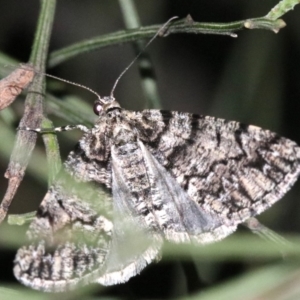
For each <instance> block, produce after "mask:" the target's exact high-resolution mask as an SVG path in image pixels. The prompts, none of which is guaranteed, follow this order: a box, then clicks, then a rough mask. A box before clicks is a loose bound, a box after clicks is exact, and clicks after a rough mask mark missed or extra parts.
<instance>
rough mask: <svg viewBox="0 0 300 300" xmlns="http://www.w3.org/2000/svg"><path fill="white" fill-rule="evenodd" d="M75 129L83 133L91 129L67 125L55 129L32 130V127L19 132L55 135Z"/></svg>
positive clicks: (20, 128) (19, 128) (23, 128)
mask: <svg viewBox="0 0 300 300" xmlns="http://www.w3.org/2000/svg"><path fill="white" fill-rule="evenodd" d="M74 129H79V130H81V131H83V132H89V131H90V129H89V128H88V127H86V126H84V125H81V124H79V125H66V126H62V127H54V128H30V127H18V128H17V130H25V131H34V132H37V133H55V132H61V131H70V130H74Z"/></svg>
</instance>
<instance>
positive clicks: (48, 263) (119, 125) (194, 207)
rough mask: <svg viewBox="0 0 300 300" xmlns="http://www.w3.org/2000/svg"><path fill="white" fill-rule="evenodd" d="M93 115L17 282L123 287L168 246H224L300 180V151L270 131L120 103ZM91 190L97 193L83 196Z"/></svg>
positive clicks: (102, 104) (19, 263) (45, 205)
mask: <svg viewBox="0 0 300 300" xmlns="http://www.w3.org/2000/svg"><path fill="white" fill-rule="evenodd" d="M94 110H95V111H96V112H97V114H98V115H99V118H98V120H97V121H96V123H95V125H94V127H93V128H92V129H90V130H88V131H87V132H85V134H84V135H83V137H82V138H81V139H80V141H79V143H78V146H77V148H76V149H75V150H74V151H72V152H71V153H70V155H69V157H68V159H67V161H66V162H65V168H64V169H65V171H64V172H66V174H68V176H69V177H68V180H67V181H68V182H70V184H67V183H66V179H64V176H63V177H62V178H63V179H58V180H57V181H56V183H54V185H53V186H52V187H51V188H50V189H49V191H48V193H47V194H46V196H45V198H44V200H43V202H42V203H41V206H40V208H39V211H38V213H37V216H36V219H35V220H34V221H33V223H32V224H31V226H30V228H29V231H28V236H29V239H30V245H29V246H24V247H22V248H21V249H19V251H18V253H17V255H16V259H15V267H14V273H15V276H16V277H17V278H18V279H19V280H20V281H21V282H22V283H23V284H25V285H27V286H30V287H32V288H35V289H40V290H45V291H63V290H68V289H71V288H73V287H75V286H77V285H78V284H86V283H89V282H99V283H101V284H103V285H111V284H116V283H120V282H125V281H127V280H128V279H129V278H130V277H132V276H134V275H136V274H138V273H139V272H140V271H141V270H142V269H143V268H144V267H145V266H146V265H147V264H149V263H151V261H153V260H155V259H158V257H159V249H160V247H161V243H162V240H163V239H166V240H168V241H170V242H175V243H181V242H193V243H197V244H205V243H211V242H215V241H218V240H221V239H223V238H225V237H226V236H228V235H229V234H231V233H232V232H234V231H235V229H236V227H237V225H238V224H240V223H242V222H244V221H245V220H247V219H249V218H250V217H253V216H255V215H257V214H260V213H261V212H263V211H264V210H266V209H267V208H269V207H270V206H272V205H273V204H274V203H275V202H276V201H277V200H279V199H280V198H282V196H283V195H284V194H285V193H286V192H287V191H288V190H289V189H290V187H291V186H292V185H293V183H294V182H295V181H296V179H297V177H298V175H299V171H300V164H299V160H300V148H299V147H298V146H297V144H296V143H294V142H293V141H291V140H289V139H286V138H283V137H280V136H278V135H277V134H275V133H273V132H271V131H269V130H264V129H261V128H259V127H256V126H247V125H244V124H241V123H239V122H235V121H225V120H222V119H217V118H213V117H207V116H199V115H194V114H189V113H182V112H169V111H162V110H144V111H141V112H133V111H127V110H124V109H122V108H121V107H120V105H119V104H118V102H116V101H115V99H114V98H113V97H105V98H101V99H99V100H97V101H96V103H95V106H94ZM86 184H87V186H88V189H89V188H90V186H92V190H91V192H90V191H88V192H86V191H85V188H83V191H84V192H82V189H81V188H80V186H81V185H86ZM68 185H70V186H71V187H69V188H68V189H66V190H67V191H65V188H66V186H68ZM75 187H76V188H75ZM61 233H62V234H61ZM139 238H141V239H142V241H143V242H142V243H140V242H135V241H136V239H138V241H139Z"/></svg>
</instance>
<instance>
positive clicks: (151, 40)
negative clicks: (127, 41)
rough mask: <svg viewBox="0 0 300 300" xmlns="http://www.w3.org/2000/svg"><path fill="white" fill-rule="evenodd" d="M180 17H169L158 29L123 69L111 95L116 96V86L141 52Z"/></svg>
mask: <svg viewBox="0 0 300 300" xmlns="http://www.w3.org/2000/svg"><path fill="white" fill-rule="evenodd" d="M175 19H178V17H172V18H171V19H169V20H168V21H167V22H166V23H165V24H164V25H162V27H160V28H159V29H158V31H157V32H156V33H155V35H154V36H153V37H152V38H151V39H150V40H149V42H148V43H147V44H146V45H145V47H144V48H143V49H142V50H141V51H140V52H139V53H138V54H137V56H136V57H135V58H134V59H133V60H132V61H131V63H130V64H129V65H128V66H127V67H126V68H125V69H124V70H123V71H122V73H121V74H120V75H119V77H118V78H117V80H116V81H115V83H114V85H113V88H112V90H111V93H110V97H113V96H114V91H115V89H116V86H117V84H118V82H119V81H120V79H121V78H122V77H123V75H124V74H125V73H126V72H127V71H128V70H129V69H130V68H131V66H132V65H133V64H134V63H135V62H136V60H137V59H138V58H139V57H140V56H141V54H142V53H143V52H144V51H145V49H146V48H147V47H148V46H149V45H150V44H151V43H152V42H153V41H154V40H155V39H156V37H157V36H158V35H159V34H160V32H161V31H162V30H163V29H165V28H166V27H167V26H168V25H169V24H170V23H171V22H172V21H173V20H175Z"/></svg>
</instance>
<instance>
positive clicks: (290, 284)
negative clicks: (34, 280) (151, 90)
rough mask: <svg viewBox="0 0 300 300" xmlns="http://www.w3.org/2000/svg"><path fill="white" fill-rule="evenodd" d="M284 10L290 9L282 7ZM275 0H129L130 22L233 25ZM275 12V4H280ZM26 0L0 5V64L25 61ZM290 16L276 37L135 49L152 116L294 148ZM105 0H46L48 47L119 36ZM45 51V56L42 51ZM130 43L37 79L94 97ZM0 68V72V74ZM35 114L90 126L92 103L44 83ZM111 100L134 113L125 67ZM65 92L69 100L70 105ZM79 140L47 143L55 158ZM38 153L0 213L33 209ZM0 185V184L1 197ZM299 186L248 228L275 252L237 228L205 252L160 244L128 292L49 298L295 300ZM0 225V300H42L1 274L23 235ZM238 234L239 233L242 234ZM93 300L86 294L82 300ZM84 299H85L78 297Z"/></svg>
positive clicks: (2, 116) (296, 121) (295, 75)
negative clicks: (213, 122)
mask: <svg viewBox="0 0 300 300" xmlns="http://www.w3.org/2000/svg"><path fill="white" fill-rule="evenodd" d="M286 2H289V3H294V1H286ZM277 3H278V1H272V0H268V1H248V0H230V1H229V0H226V1H223V0H219V1H208V0H164V1H161V0H151V1H150V0H139V1H136V11H137V12H138V16H139V19H140V20H141V24H142V25H144V26H146V25H149V24H150V25H153V24H162V23H164V22H165V21H166V20H168V19H169V18H170V17H172V16H175V15H176V16H179V17H180V18H184V17H186V16H187V15H188V14H190V15H191V16H192V17H193V19H194V20H195V21H197V22H233V21H236V20H246V19H249V18H255V17H260V16H263V15H266V14H267V13H268V12H269V10H270V9H271V8H272V7H273V6H275V5H276V4H277ZM280 3H283V1H282V2H280ZM39 8H40V6H39V2H38V1H18V0H10V1H1V2H0V16H1V28H0V51H1V52H2V53H5V54H6V55H4V54H2V53H1V55H0V62H1V65H2V66H3V64H9V65H12V64H15V63H16V62H17V61H23V62H26V61H27V60H28V58H29V56H30V52H31V45H32V43H33V36H34V33H35V30H36V28H35V27H36V22H37V19H38V16H39ZM299 13H300V8H299V7H298V6H296V7H295V9H294V11H290V12H289V13H288V14H286V15H284V16H283V17H282V18H283V19H284V21H285V22H286V24H287V27H286V28H283V29H281V30H280V32H279V33H278V34H274V33H273V32H270V31H261V30H251V31H249V30H244V31H240V32H238V37H237V38H232V37H229V36H217V35H200V34H198V35H194V34H180V35H170V36H168V37H166V38H164V39H159V38H158V39H156V40H155V41H154V42H153V43H152V44H151V46H150V47H149V48H148V49H147V52H148V53H149V54H150V56H151V61H152V65H153V67H154V71H155V74H156V78H157V81H156V84H157V86H158V92H159V95H160V99H161V102H162V103H161V106H162V107H163V108H164V109H171V110H180V111H190V112H198V113H200V114H205V115H206V114H207V115H215V116H218V117H222V118H226V119H233V120H238V121H242V122H244V123H251V124H255V125H258V126H261V127H264V128H269V129H271V130H273V131H277V132H278V133H280V134H282V135H284V136H287V137H289V138H291V139H293V140H295V141H297V142H298V143H300V132H299V130H298V128H299V125H300V118H299V114H300V102H299V99H300V85H299V81H300V78H299V76H300V72H299V71H298V69H299V67H298V65H299V63H300V34H299V28H300V18H299ZM122 18H123V16H122V13H121V10H120V7H119V3H118V1H116V0H113V1H112V0H102V1H93V0H85V1H79V0H76V1H75V0H74V1H64V0H61V1H58V3H57V9H56V16H55V21H54V27H53V31H52V38H51V42H50V48H51V50H53V51H56V50H59V49H62V48H64V47H67V46H69V45H71V44H74V43H78V42H80V41H83V40H86V39H92V38H93V37H96V36H101V35H104V34H109V33H114V32H118V31H119V30H121V29H124V25H123V21H122ZM52 53H53V52H52ZM133 57H134V53H133V51H132V48H131V45H130V44H126V45H125V44H124V45H119V46H118V47H107V48H103V49H101V50H100V51H97V52H96V51H93V52H89V53H85V54H84V55H81V56H78V57H74V58H73V59H72V60H69V61H66V62H65V63H63V64H61V65H59V66H57V67H56V68H54V69H48V70H47V72H48V73H50V74H54V75H57V76H60V77H62V78H66V79H69V80H72V81H74V82H78V83H81V84H84V85H86V86H88V87H90V88H92V89H94V90H96V91H97V92H99V93H100V94H101V95H102V96H103V95H105V94H109V93H110V90H111V87H112V86H113V84H114V81H115V80H116V78H117V77H118V75H119V74H120V73H121V72H122V70H123V69H124V68H125V67H126V66H127V65H128V64H129V62H130V61H131V60H132V59H133ZM5 72H7V73H8V72H9V68H0V74H1V76H4V75H5ZM47 87H48V94H47V97H46V109H47V112H48V117H49V119H51V120H52V121H53V123H54V124H55V126H60V125H66V124H69V123H70V122H71V123H73V124H74V123H78V122H84V123H85V124H87V125H90V124H92V123H93V119H94V116H93V113H92V109H90V110H89V107H92V106H91V104H92V101H93V100H94V96H93V95H91V94H89V93H87V92H86V91H84V90H82V89H78V88H76V87H73V86H70V85H67V84H65V83H63V82H57V81H54V80H53V79H51V80H50V79H49V80H48V81H47ZM115 94H116V98H117V99H118V100H119V101H120V103H121V105H123V106H124V107H126V108H127V109H133V110H139V109H142V108H143V107H144V106H145V103H146V99H145V96H144V94H143V92H142V88H141V84H140V78H139V75H138V72H137V70H136V66H133V67H132V68H131V70H129V72H128V73H127V74H126V75H125V76H124V77H123V78H122V80H121V81H120V83H119V85H118V87H117V89H116V93H115ZM74 95H76V96H74ZM23 99H24V98H22V97H19V99H18V100H17V101H16V102H15V103H14V104H13V105H12V106H11V107H10V108H7V109H5V110H4V111H2V112H1V113H0V128H1V129H0V140H1V141H3V142H2V143H0V157H1V160H0V167H1V170H0V172H1V174H4V172H5V169H6V167H7V164H8V161H9V156H10V153H11V150H12V147H13V143H14V136H15V128H16V127H17V125H18V122H19V120H20V118H21V116H22V111H23V107H24V103H23ZM80 135H81V133H78V132H67V133H61V134H60V135H59V136H58V139H59V145H60V148H61V153H62V156H63V157H66V154H67V153H68V152H69V151H70V150H71V149H72V146H73V145H74V144H75V143H76V141H77V140H78V138H79V137H80ZM44 152H45V149H44V146H43V145H42V142H41V139H39V142H38V145H37V147H36V149H35V152H34V154H33V156H32V159H31V162H30V164H29V167H28V170H27V175H26V177H25V180H24V181H23V183H22V185H21V187H20V189H19V192H18V194H17V196H16V197H15V199H14V202H13V204H12V207H11V213H24V212H28V211H32V210H35V209H36V208H37V206H38V204H39V203H40V201H41V199H42V197H43V194H44V193H45V191H46V188H47V175H48V170H47V162H46V158H45V154H44ZM6 185H7V182H6V180H5V179H4V178H3V179H2V180H1V181H0V186H1V189H0V190H1V196H3V195H4V192H5V189H6ZM299 195H300V185H299V184H296V185H295V186H294V187H293V189H292V191H291V192H289V193H288V195H286V196H285V197H284V199H283V200H282V201H280V202H279V203H278V204H276V205H274V207H272V208H271V209H270V210H269V211H268V212H266V213H264V214H263V215H262V216H261V217H260V220H261V221H262V222H263V223H265V224H266V225H268V226H269V227H271V228H272V229H274V230H276V231H277V232H280V233H282V234H283V235H284V236H285V235H288V236H289V235H290V236H291V237H290V238H289V239H290V240H291V241H292V242H293V243H294V246H293V247H292V248H290V249H287V250H286V251H284V252H283V253H282V252H281V251H279V250H278V249H276V247H274V245H272V244H269V243H268V242H266V241H264V240H261V239H259V238H258V237H257V236H255V235H251V234H249V233H248V232H246V231H245V230H244V229H243V228H241V229H240V230H239V233H237V234H234V235H233V236H232V237H229V238H228V239H226V240H224V241H222V242H219V243H216V244H214V245H211V246H207V247H201V248H196V247H184V246H182V247H179V246H178V247H174V246H170V247H169V245H166V249H165V251H164V255H163V261H162V262H160V263H158V264H153V265H152V266H149V267H148V268H146V269H145V270H144V271H143V272H142V274H141V275H140V276H137V277H135V278H133V279H131V280H130V281H129V282H128V283H126V284H122V285H118V286H114V287H109V288H103V287H100V286H98V285H91V286H90V287H88V288H87V289H84V290H82V291H81V290H80V291H74V292H73V293H68V294H62V295H60V296H59V297H60V298H61V299H79V298H82V297H83V295H85V296H84V299H122V298H135V299H137V298H147V299H150V298H156V299H164V298H178V297H182V298H183V299H201V300H204V299H205V300H208V299H214V300H217V299H278V300H279V299H299V298H300V291H299V287H298V286H299V284H298V283H299V279H300V278H299V277H300V272H299V270H300V268H299V267H300V266H299V265H300V264H299V249H300V248H299V247H300V243H299V240H298V236H297V233H298V232H299V229H300V222H299V215H300V205H299V204H298V198H299ZM5 225H6V224H3V225H1V227H0V245H1V255H0V261H1V270H0V286H1V288H0V295H1V296H0V298H1V299H22V300H25V299H27V298H28V299H53V297H56V296H55V295H49V294H43V293H39V292H35V291H31V290H29V289H26V288H24V287H21V286H20V284H18V283H17V282H16V281H15V280H14V278H13V275H12V261H13V257H14V252H15V250H14V249H15V248H16V247H17V245H19V244H21V243H22V242H24V231H25V229H26V227H16V226H5ZM246 233H248V234H246ZM88 294H89V295H93V296H87V295H88ZM88 297H90V298H88Z"/></svg>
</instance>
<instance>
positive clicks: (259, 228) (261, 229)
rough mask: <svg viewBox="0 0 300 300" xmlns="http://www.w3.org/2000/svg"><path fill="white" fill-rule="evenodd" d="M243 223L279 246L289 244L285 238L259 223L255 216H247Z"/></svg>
mask: <svg viewBox="0 0 300 300" xmlns="http://www.w3.org/2000/svg"><path fill="white" fill-rule="evenodd" d="M243 225H244V226H245V227H247V228H248V229H250V230H251V231H252V232H253V233H255V234H257V235H259V236H260V237H261V238H262V239H264V240H267V241H270V242H272V243H274V244H276V245H277V246H279V247H280V248H282V247H287V246H290V245H291V243H290V242H289V241H288V240H287V239H285V238H284V237H282V236H281V235H279V234H278V233H276V232H275V231H273V230H271V229H270V228H268V227H266V226H265V225H263V224H262V223H260V222H259V221H258V220H257V219H256V218H249V219H248V220H247V221H246V222H244V223H243Z"/></svg>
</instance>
